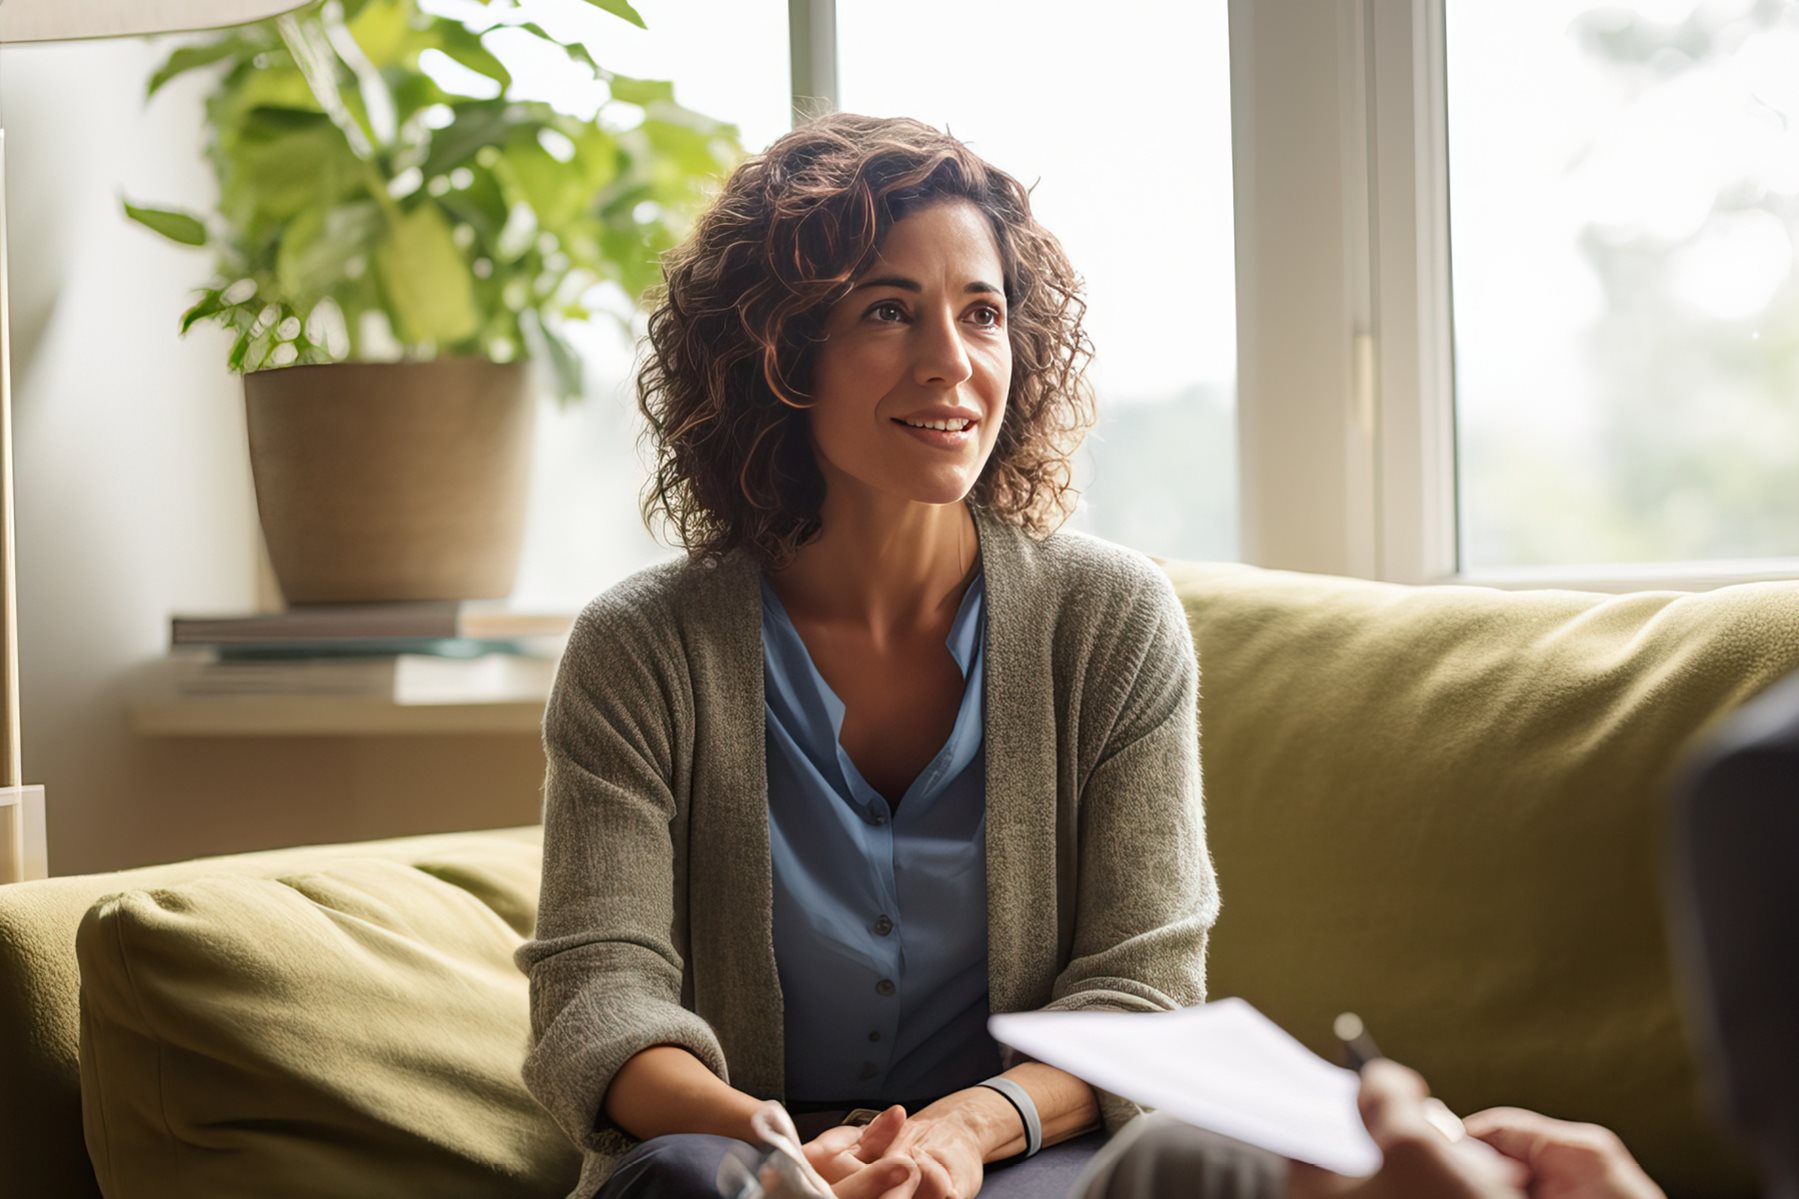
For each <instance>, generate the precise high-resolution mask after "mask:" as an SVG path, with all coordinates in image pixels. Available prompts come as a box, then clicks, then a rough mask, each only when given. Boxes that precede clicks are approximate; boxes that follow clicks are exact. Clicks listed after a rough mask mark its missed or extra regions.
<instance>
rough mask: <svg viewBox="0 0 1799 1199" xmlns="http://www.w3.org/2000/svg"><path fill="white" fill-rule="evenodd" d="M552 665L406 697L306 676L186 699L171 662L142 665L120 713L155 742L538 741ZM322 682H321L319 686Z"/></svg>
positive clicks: (438, 685) (480, 676)
mask: <svg viewBox="0 0 1799 1199" xmlns="http://www.w3.org/2000/svg"><path fill="white" fill-rule="evenodd" d="M553 667H554V662H553V661H552V662H550V663H548V664H547V665H545V666H537V665H533V666H532V667H530V668H528V669H523V670H517V671H514V670H510V669H509V670H507V671H506V672H504V673H503V674H502V675H500V676H498V677H496V676H495V675H493V674H492V673H488V672H476V673H475V674H474V675H473V676H471V680H470V681H469V683H468V684H467V685H466V686H464V685H462V680H461V679H452V680H451V681H450V682H449V683H447V684H446V683H444V682H443V681H442V680H441V679H440V680H438V681H436V682H435V683H433V684H431V685H429V686H425V687H423V688H421V689H419V690H418V691H416V692H414V693H412V694H405V693H402V694H403V695H404V698H402V697H399V696H395V695H381V694H376V695H369V694H358V693H357V692H356V689H354V688H344V689H340V688H339V687H337V686H335V685H330V684H336V683H339V682H342V681H343V680H342V679H341V678H338V679H330V680H326V679H322V678H320V677H318V676H307V675H305V673H304V671H303V670H302V671H301V676H300V682H299V683H297V684H296V686H307V687H309V688H311V689H313V690H315V691H317V692H318V693H316V694H279V693H272V694H264V693H260V692H258V691H255V690H252V691H249V692H247V693H243V694H189V693H187V692H185V691H184V690H183V688H182V686H181V685H180V682H179V679H180V676H181V673H182V668H181V663H180V662H178V661H177V660H176V658H175V657H173V656H171V657H167V658H161V659H155V660H151V661H147V662H143V663H141V664H140V666H139V668H138V669H137V670H136V671H135V672H134V675H133V677H132V678H131V679H130V680H129V682H128V685H127V688H126V694H127V697H128V698H127V702H126V708H127V712H128V718H129V721H130V727H131V729H132V731H133V732H136V733H140V734H143V735H145V736H153V737H380V736H401V735H431V736H468V735H483V734H503V735H507V736H523V735H530V736H537V735H539V734H540V733H541V731H542V728H543V710H544V704H545V702H546V701H547V699H548V698H549V684H550V678H551V673H550V672H551V670H552V669H553ZM321 684H327V685H325V686H321Z"/></svg>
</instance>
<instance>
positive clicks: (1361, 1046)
mask: <svg viewBox="0 0 1799 1199" xmlns="http://www.w3.org/2000/svg"><path fill="white" fill-rule="evenodd" d="M1331 1027H1332V1031H1333V1032H1335V1033H1336V1034H1337V1040H1339V1041H1341V1042H1342V1043H1343V1057H1344V1059H1345V1060H1346V1061H1347V1062H1348V1064H1349V1068H1350V1069H1351V1070H1354V1071H1355V1072H1356V1073H1357V1074H1360V1073H1361V1072H1362V1067H1363V1066H1366V1065H1367V1064H1368V1063H1369V1062H1371V1061H1373V1060H1374V1059H1375V1058H1377V1057H1385V1056H1386V1055H1385V1054H1383V1053H1382V1052H1381V1051H1380V1047H1379V1046H1378V1045H1376V1044H1375V1043H1374V1038H1373V1037H1371V1036H1369V1035H1368V1029H1367V1027H1366V1026H1365V1025H1364V1024H1363V1023H1362V1018H1361V1017H1360V1016H1358V1015H1356V1014H1355V1013H1354V1012H1344V1013H1343V1014H1342V1015H1340V1016H1338V1017H1337V1019H1336V1020H1335V1021H1334V1022H1333V1024H1332V1026H1331ZM1424 1118H1425V1119H1426V1120H1428V1121H1430V1125H1431V1127H1432V1128H1435V1129H1436V1130H1437V1131H1438V1132H1440V1133H1442V1134H1443V1135H1444V1136H1446V1137H1448V1138H1449V1139H1450V1140H1452V1141H1459V1140H1462V1139H1463V1138H1464V1137H1466V1136H1467V1135H1468V1131H1467V1129H1465V1128H1463V1127H1462V1121H1461V1118H1460V1117H1458V1116H1457V1115H1456V1114H1455V1113H1454V1112H1452V1111H1450V1110H1449V1107H1448V1105H1447V1104H1445V1103H1444V1102H1443V1101H1442V1100H1441V1099H1438V1098H1437V1097H1436V1096H1435V1095H1428V1096H1426V1097H1425V1100H1424Z"/></svg>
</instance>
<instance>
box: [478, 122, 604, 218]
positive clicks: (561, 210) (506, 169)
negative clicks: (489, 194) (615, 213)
mask: <svg viewBox="0 0 1799 1199" xmlns="http://www.w3.org/2000/svg"><path fill="white" fill-rule="evenodd" d="M494 173H495V174H496V175H498V176H499V177H500V182H501V184H502V185H503V186H504V187H505V190H506V198H507V199H508V200H512V201H519V202H522V203H525V204H528V205H530V206H531V207H532V208H533V209H535V210H536V213H537V224H538V225H539V227H542V228H549V229H554V228H556V227H558V226H560V225H562V224H565V223H566V222H568V221H570V220H572V219H573V218H574V216H575V214H576V213H578V212H580V211H581V210H582V209H583V208H585V207H586V206H587V200H588V197H589V194H590V193H589V192H588V190H587V188H586V187H584V186H583V180H582V178H581V174H580V172H578V171H576V170H572V169H570V168H569V167H568V166H565V165H564V164H562V163H560V162H557V161H556V159H555V158H554V157H553V156H552V155H551V154H550V152H549V151H548V150H546V149H544V148H543V147H542V146H541V145H539V144H538V143H537V140H536V138H534V137H532V138H529V139H527V138H519V137H515V138H513V139H512V140H511V141H509V142H507V143H506V148H505V149H504V150H502V151H500V159H499V161H498V162H496V163H494Z"/></svg>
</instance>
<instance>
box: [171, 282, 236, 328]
mask: <svg viewBox="0 0 1799 1199" xmlns="http://www.w3.org/2000/svg"><path fill="white" fill-rule="evenodd" d="M224 295H225V293H224V292H223V291H222V290H221V289H219V288H216V287H212V288H208V289H207V290H206V294H204V295H202V296H201V297H200V299H199V300H198V301H197V302H196V303H195V304H194V306H193V307H192V308H189V309H188V310H187V311H186V312H184V313H182V314H181V331H182V332H183V333H186V332H187V331H188V330H189V329H191V328H193V327H194V323H195V322H196V321H203V320H205V319H206V318H207V317H209V316H216V315H217V314H219V313H221V312H223V311H224V310H225V309H226V307H227V305H226V303H225V300H224Z"/></svg>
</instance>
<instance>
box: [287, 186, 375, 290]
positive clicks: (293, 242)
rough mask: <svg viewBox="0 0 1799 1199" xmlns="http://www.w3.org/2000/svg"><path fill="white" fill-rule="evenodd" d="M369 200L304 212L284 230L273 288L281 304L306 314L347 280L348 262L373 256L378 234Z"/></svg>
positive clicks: (373, 205)
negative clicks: (277, 290) (337, 285)
mask: <svg viewBox="0 0 1799 1199" xmlns="http://www.w3.org/2000/svg"><path fill="white" fill-rule="evenodd" d="M382 227H383V226H382V215H381V209H380V207H379V206H378V205H376V204H375V202H374V201H372V200H357V201H354V202H352V203H349V204H340V205H337V206H335V207H332V208H308V209H307V210H306V211H304V212H302V213H301V214H300V215H299V216H297V217H295V218H294V219H293V220H292V221H290V222H289V223H288V225H287V228H286V229H285V230H284V231H283V232H282V235H281V248H280V250H278V251H277V252H276V255H275V282H276V284H277V286H278V287H279V288H280V294H281V297H282V299H283V300H285V301H286V302H287V303H289V304H291V305H293V306H294V308H296V309H299V310H303V311H308V312H310V311H311V310H312V306H313V305H314V304H316V303H318V302H319V301H320V300H322V299H324V298H325V297H326V296H327V295H329V294H330V293H331V289H332V287H333V286H335V285H336V284H338V283H339V282H340V281H342V280H343V279H345V278H347V277H348V276H349V270H350V262H351V260H352V259H355V258H357V257H366V256H368V255H369V254H371V253H372V252H373V251H374V243H375V239H376V237H377V236H379V235H380V233H381V230H382Z"/></svg>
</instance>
